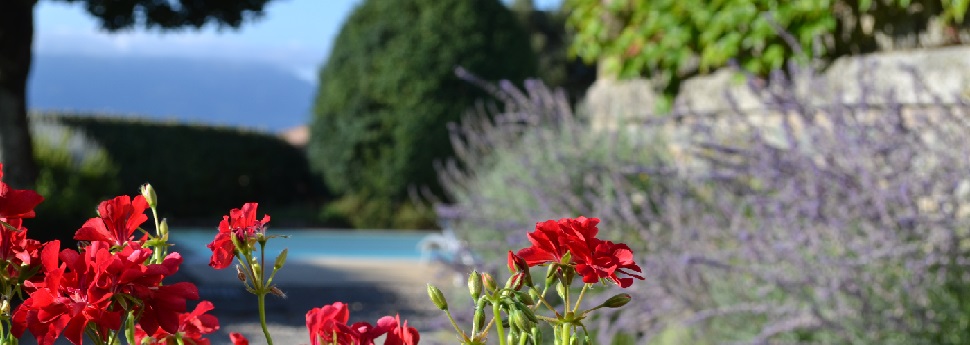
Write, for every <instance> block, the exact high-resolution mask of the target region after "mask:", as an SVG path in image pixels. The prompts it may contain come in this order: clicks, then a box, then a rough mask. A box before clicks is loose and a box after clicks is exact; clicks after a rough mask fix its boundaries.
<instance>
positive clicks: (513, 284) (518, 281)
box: [505, 272, 525, 291]
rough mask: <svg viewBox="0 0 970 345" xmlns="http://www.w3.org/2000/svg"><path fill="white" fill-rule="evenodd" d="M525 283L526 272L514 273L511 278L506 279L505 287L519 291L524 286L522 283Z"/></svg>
mask: <svg viewBox="0 0 970 345" xmlns="http://www.w3.org/2000/svg"><path fill="white" fill-rule="evenodd" d="M524 283H525V273H522V272H519V273H516V274H513V275H512V276H511V277H509V280H507V281H505V288H506V289H512V290H515V291H518V290H519V289H521V288H522V284H524Z"/></svg>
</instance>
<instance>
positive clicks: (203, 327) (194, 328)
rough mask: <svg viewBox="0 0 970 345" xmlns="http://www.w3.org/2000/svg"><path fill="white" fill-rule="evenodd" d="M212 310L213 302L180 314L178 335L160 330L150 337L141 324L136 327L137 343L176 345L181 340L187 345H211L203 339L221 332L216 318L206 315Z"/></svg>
mask: <svg viewBox="0 0 970 345" xmlns="http://www.w3.org/2000/svg"><path fill="white" fill-rule="evenodd" d="M212 309H213V306H212V302H209V301H202V302H199V304H198V305H196V306H195V310H193V311H192V312H189V313H181V314H179V326H178V332H176V333H169V332H166V331H165V330H164V329H161V328H159V329H157V330H156V331H155V333H154V334H152V335H151V336H149V335H148V333H147V332H145V330H144V329H143V328H142V327H141V325H140V324H139V325H136V326H135V343H136V344H150V345H155V344H157V345H167V344H175V343H176V342H177V340H178V339H179V338H181V339H182V341H183V342H184V343H185V344H186V345H209V344H210V343H209V339H205V338H203V335H206V334H210V333H212V332H215V331H217V330H219V320H218V319H216V317H215V316H212V315H209V314H206V313H207V312H209V311H210V310H212ZM146 338H147V339H146Z"/></svg>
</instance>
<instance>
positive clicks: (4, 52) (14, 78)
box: [0, 0, 37, 188]
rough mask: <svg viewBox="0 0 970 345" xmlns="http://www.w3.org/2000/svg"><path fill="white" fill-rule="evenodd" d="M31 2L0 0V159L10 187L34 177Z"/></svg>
mask: <svg viewBox="0 0 970 345" xmlns="http://www.w3.org/2000/svg"><path fill="white" fill-rule="evenodd" d="M34 4H36V0H0V163H3V170H4V171H3V173H4V174H3V180H4V182H6V183H8V184H10V185H11V186H13V187H14V188H32V187H33V186H34V182H35V180H36V179H37V164H36V162H34V155H33V152H34V149H33V144H32V143H31V140H30V130H29V127H28V123H27V77H28V75H29V74H30V60H31V57H32V56H31V44H32V41H33V39H34Z"/></svg>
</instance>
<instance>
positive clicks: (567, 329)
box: [560, 323, 572, 345]
mask: <svg viewBox="0 0 970 345" xmlns="http://www.w3.org/2000/svg"><path fill="white" fill-rule="evenodd" d="M570 337H572V326H571V325H570V324H568V323H564V324H562V339H560V344H565V345H569V338H570Z"/></svg>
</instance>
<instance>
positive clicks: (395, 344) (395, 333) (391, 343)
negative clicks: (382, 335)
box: [377, 315, 421, 345]
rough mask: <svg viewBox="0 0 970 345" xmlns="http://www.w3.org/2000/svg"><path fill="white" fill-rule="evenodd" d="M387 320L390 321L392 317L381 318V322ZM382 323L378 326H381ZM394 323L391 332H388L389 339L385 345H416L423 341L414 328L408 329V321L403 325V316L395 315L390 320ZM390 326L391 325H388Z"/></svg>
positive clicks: (385, 340)
mask: <svg viewBox="0 0 970 345" xmlns="http://www.w3.org/2000/svg"><path fill="white" fill-rule="evenodd" d="M385 319H390V316H386V317H384V318H381V321H384V320H385ZM381 321H378V322H377V324H378V325H380V324H381ZM388 321H390V322H393V326H391V328H390V330H389V331H388V332H387V338H386V339H384V345H416V344H417V343H418V340H421V335H420V334H418V330H417V329H416V328H414V327H408V321H407V320H404V323H401V316H400V315H395V316H394V318H393V319H391V320H388ZM388 326H390V324H388Z"/></svg>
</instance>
